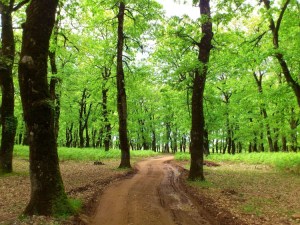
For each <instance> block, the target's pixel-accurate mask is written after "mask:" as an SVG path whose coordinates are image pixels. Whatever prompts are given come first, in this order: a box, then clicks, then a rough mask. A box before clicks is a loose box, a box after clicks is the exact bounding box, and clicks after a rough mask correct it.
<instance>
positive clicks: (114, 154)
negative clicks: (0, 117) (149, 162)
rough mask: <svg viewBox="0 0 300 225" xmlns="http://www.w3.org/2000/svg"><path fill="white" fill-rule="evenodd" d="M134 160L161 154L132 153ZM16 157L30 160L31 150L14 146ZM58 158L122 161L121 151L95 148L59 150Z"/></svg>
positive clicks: (62, 148) (151, 152)
mask: <svg viewBox="0 0 300 225" xmlns="http://www.w3.org/2000/svg"><path fill="white" fill-rule="evenodd" d="M130 154H131V157H132V158H144V157H151V156H156V155H158V154H159V153H156V152H153V151H151V150H148V151H131V152H130ZM14 156H15V157H19V158H22V159H28V157H29V150H28V146H21V145H15V146H14ZM58 156H59V159H60V160H61V161H66V160H77V161H96V160H103V159H120V157H121V151H120V150H117V149H112V150H109V151H104V149H94V148H82V149H81V148H66V147H59V148H58Z"/></svg>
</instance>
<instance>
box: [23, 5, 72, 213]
mask: <svg viewBox="0 0 300 225" xmlns="http://www.w3.org/2000/svg"><path fill="white" fill-rule="evenodd" d="M57 4H58V0H32V1H31V2H30V4H29V6H28V8H27V11H26V13H27V17H26V22H25V24H24V25H23V37H22V49H21V55H20V62H19V84H20V92H21V99H22V106H23V111H24V120H25V122H26V125H27V128H28V132H29V149H30V181H31V197H30V202H29V204H28V205H27V207H26V209H25V211H24V213H25V214H26V215H34V214H37V215H57V214H61V213H70V212H71V207H70V205H69V203H68V200H67V196H66V194H65V191H64V185H63V182H62V178H61V174H60V170H59V162H58V154H57V143H56V136H55V127H54V106H53V101H52V100H51V95H50V93H49V85H48V82H47V58H48V52H49V40H50V36H51V33H52V29H53V26H54V22H55V12H56V7H57Z"/></svg>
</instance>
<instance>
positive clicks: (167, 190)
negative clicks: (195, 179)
mask: <svg viewBox="0 0 300 225" xmlns="http://www.w3.org/2000/svg"><path fill="white" fill-rule="evenodd" d="M172 159H173V157H172V156H166V157H162V158H156V159H149V160H146V161H142V162H140V163H138V165H137V168H138V173H137V174H136V175H134V176H133V177H132V178H129V179H126V180H122V181H119V182H117V183H114V184H113V185H112V186H110V187H109V188H108V189H107V190H106V191H104V193H103V195H102V196H101V198H100V199H99V203H100V205H99V206H98V208H97V210H96V214H95V216H94V218H93V220H92V225H98V224H99V225H100V224H101V225H141V224H143V225H150V224H151V225H173V224H174V225H175V224H177V225H198V224H202V225H206V224H211V223H210V222H208V221H207V220H206V219H204V218H203V217H202V216H200V215H204V213H203V211H202V209H201V206H199V205H197V203H195V202H193V200H191V199H190V198H189V196H188V195H187V194H185V192H184V190H182V189H181V188H180V184H179V182H178V181H179V179H178V178H179V172H178V170H177V169H176V168H175V167H173V166H172V165H171V164H170V163H167V162H168V161H170V160H172Z"/></svg>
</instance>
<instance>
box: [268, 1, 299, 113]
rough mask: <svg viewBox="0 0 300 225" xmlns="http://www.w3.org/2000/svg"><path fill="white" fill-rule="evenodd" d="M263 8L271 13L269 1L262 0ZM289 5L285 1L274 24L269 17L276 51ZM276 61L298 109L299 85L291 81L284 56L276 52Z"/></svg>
mask: <svg viewBox="0 0 300 225" xmlns="http://www.w3.org/2000/svg"><path fill="white" fill-rule="evenodd" d="M263 2H264V4H265V7H266V9H267V10H268V11H271V6H270V0H263ZM289 3H290V0H286V1H285V4H284V5H283V7H282V8H281V11H280V14H279V17H278V19H277V22H276V24H275V21H274V19H273V18H272V16H271V15H270V19H269V20H270V30H271V31H272V34H273V46H274V49H278V48H279V30H280V25H281V21H282V18H283V15H284V13H285V11H286V9H287V7H288V5H289ZM275 57H276V59H277V60H278V62H279V64H280V67H281V70H282V72H283V75H284V77H285V79H286V81H287V83H288V85H290V86H291V88H292V89H293V91H294V94H295V96H296V98H297V102H298V106H299V107H300V85H299V83H297V81H296V80H294V79H293V77H292V75H291V72H290V69H289V67H288V65H287V63H286V60H285V59H284V55H283V54H282V53H279V52H277V53H276V54H275Z"/></svg>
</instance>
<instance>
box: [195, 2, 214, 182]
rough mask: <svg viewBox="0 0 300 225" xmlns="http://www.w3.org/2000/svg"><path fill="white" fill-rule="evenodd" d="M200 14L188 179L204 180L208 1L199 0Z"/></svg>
mask: <svg viewBox="0 0 300 225" xmlns="http://www.w3.org/2000/svg"><path fill="white" fill-rule="evenodd" d="M199 6H200V14H201V17H203V18H202V19H204V21H203V22H202V25H201V29H202V34H203V37H202V38H201V41H200V43H199V55H198V60H199V62H200V63H201V64H202V68H201V69H197V70H196V72H195V78H194V84H193V96H192V129H191V167H190V173H189V179H191V180H196V179H200V180H204V174H203V152H204V129H205V124H204V111H203V93H204V88H205V81H206V75H207V69H208V68H207V63H208V61H209V54H210V50H211V48H212V46H211V40H212V37H213V32H212V23H211V20H210V19H211V17H210V5H209V0H200V4H199Z"/></svg>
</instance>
